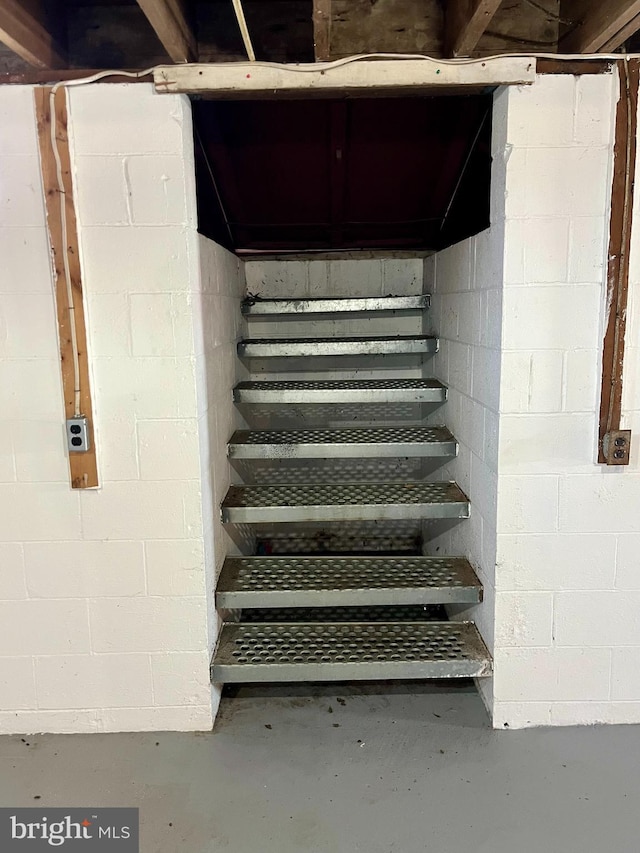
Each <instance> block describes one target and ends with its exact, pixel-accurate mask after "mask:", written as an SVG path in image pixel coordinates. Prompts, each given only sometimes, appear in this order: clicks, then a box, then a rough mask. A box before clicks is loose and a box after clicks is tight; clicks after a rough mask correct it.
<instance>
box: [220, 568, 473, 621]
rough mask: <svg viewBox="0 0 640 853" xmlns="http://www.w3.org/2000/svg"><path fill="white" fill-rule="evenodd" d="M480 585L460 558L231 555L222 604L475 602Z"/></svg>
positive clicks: (223, 577)
mask: <svg viewBox="0 0 640 853" xmlns="http://www.w3.org/2000/svg"><path fill="white" fill-rule="evenodd" d="M481 599H482V586H481V584H480V581H479V580H478V578H477V577H476V574H475V572H474V571H473V569H472V568H471V566H470V564H469V563H468V561H467V560H465V559H463V558H462V557H364V556H348V557H321V556H318V557H293V556H292V557H227V559H226V560H225V563H224V566H223V569H222V572H221V574H220V579H219V580H218V587H217V590H216V601H217V603H218V605H219V606H220V607H229V608H235V607H239V608H243V607H261V608H265V607H349V606H356V605H357V606H360V605H385V604H394V605H404V604H406V605H409V604H421V605H423V604H452V603H460V604H463V603H469V604H477V603H478V602H479V601H480V600H481Z"/></svg>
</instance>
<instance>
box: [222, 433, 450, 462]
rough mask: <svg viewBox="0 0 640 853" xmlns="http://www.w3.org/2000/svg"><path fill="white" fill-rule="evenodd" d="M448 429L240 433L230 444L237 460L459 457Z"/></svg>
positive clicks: (235, 434) (233, 436)
mask: <svg viewBox="0 0 640 853" xmlns="http://www.w3.org/2000/svg"><path fill="white" fill-rule="evenodd" d="M456 452H457V444H456V440H455V438H454V437H453V435H452V434H451V433H450V432H449V430H448V429H447V428H446V427H444V426H430V427H428V426H427V427H425V426H411V427H404V426H399V427H395V426H394V427H369V428H356V427H352V428H348V429H290V430H237V431H236V432H235V433H234V434H233V435H232V436H231V439H230V441H229V456H230V457H232V458H235V459H264V458H270V459H272V458H279V459H290V458H327V457H367V456H372V457H376V458H380V457H389V456H413V457H420V456H422V457H426V456H448V457H451V456H455V455H456Z"/></svg>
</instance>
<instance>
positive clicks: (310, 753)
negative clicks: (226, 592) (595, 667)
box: [0, 684, 640, 853]
mask: <svg viewBox="0 0 640 853" xmlns="http://www.w3.org/2000/svg"><path fill="white" fill-rule="evenodd" d="M376 689H377V691H378V692H377V693H376V692H375V691H374V690H372V688H368V687H363V686H348V687H347V686H336V685H333V686H330V687H327V686H323V687H321V688H317V687H316V688H313V690H310V689H309V688H305V687H303V686H301V687H296V688H293V690H294V693H293V695H291V692H290V691H291V690H292V688H291V687H287V688H286V689H285V688H284V687H282V688H243V689H242V690H240V691H238V693H237V695H235V696H233V697H230V698H226V699H225V700H224V701H223V706H222V711H221V715H220V717H219V719H218V722H217V724H216V728H215V731H214V732H213V733H211V734H208V733H207V734H175V733H159V734H121V735H120V734H115V735H39V736H35V737H29V738H25V741H26V742H23V740H22V739H21V738H20V737H4V738H0V762H1V765H0V766H1V767H2V774H1V778H0V805H2V806H34V805H42V806H139V808H140V820H141V839H142V842H141V850H142V851H143V853H174V851H187V853H212V851H226V853H250V851H256V853H272V851H273V853H300V851H313V853H347V851H348V852H349V853H351V851H359V850H361V851H366V853H390V852H391V851H398V853H418V851H420V853H422V851H429V853H431V851H433V853H464V851H474V853H632V851H634V853H635V851H638V850H639V849H640V749H639V746H640V727H627V726H625V727H597V728H582V729H578V728H575V729H532V730H527V731H512V732H508V731H499V732H494V731H492V730H491V729H490V728H489V726H488V721H487V718H486V715H485V712H484V709H483V707H482V704H481V702H480V699H479V697H478V696H477V695H476V694H475V693H474V692H473V690H471V689H468V688H463V689H455V690H452V689H451V688H447V689H444V688H438V687H433V686H429V685H406V684H405V685H402V684H400V685H391V686H389V687H387V686H385V687H384V688H381V687H380V686H378V687H377V688H376ZM381 690H384V692H380V691H381ZM287 691H289V695H287ZM310 694H315V695H310ZM36 797H40V798H41V799H37V800H36V799H35V798H36Z"/></svg>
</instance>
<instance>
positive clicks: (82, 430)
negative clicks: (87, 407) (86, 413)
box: [67, 417, 89, 453]
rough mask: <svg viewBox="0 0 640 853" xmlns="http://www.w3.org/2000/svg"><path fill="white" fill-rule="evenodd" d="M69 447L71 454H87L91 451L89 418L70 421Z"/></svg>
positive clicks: (68, 425)
mask: <svg viewBox="0 0 640 853" xmlns="http://www.w3.org/2000/svg"><path fill="white" fill-rule="evenodd" d="M67 447H68V448H69V453H86V452H87V450H89V421H88V420H87V418H83V417H79V418H69V419H68V421H67Z"/></svg>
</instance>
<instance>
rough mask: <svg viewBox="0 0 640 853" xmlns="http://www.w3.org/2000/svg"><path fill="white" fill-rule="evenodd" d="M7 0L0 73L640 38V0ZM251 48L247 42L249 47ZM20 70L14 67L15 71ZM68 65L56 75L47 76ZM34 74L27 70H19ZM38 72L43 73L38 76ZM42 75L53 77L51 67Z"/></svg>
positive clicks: (598, 45)
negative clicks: (241, 19)
mask: <svg viewBox="0 0 640 853" xmlns="http://www.w3.org/2000/svg"><path fill="white" fill-rule="evenodd" d="M236 6H237V7H241V8H242V9H243V10H244V14H245V17H246V23H247V34H248V38H245V39H244V40H243V38H242V37H241V34H240V28H239V25H238V20H237V18H236V14H235V12H234V4H233V3H232V0H208V2H195V0H138V2H131V0H2V3H0V44H1V45H2V48H1V49H0V73H2V72H4V75H5V76H4V78H3V79H4V81H5V82H6V81H11V80H17V79H19V75H20V74H25V73H27V72H29V71H32V72H33V71H34V69H39V70H40V72H41V73H42V71H43V70H45V71H46V69H59V70H62V69H107V68H114V69H118V68H122V69H124V68H127V69H143V68H146V67H149V66H151V65H156V64H166V63H169V62H194V61H200V62H227V61H234V60H240V59H246V58H247V43H250V45H251V48H252V49H253V50H254V51H255V56H256V58H257V59H259V60H268V61H274V62H310V61H313V60H314V59H317V60H330V59H337V58H340V57H344V56H349V55H353V54H363V53H374V52H375V53H380V52H384V53H396V54H397V53H419V54H428V55H430V56H435V57H443V56H487V55H492V54H499V53H535V52H544V53H557V52H560V53H574V54H584V53H593V52H611V51H614V50H620V49H627V50H633V49H637V47H638V42H637V36H636V35H635V34H636V33H637V31H638V30H639V29H640V0H606V2H604V0H502V2H501V0H242V3H240V2H239V0H236ZM251 48H250V49H251ZM11 75H13V76H11ZM56 76H57V77H61V76H64V75H63V74H58V75H48V77H49V78H54V77H56ZM22 79H26V78H22ZM32 79H35V78H34V77H33V75H32ZM43 79H47V75H46V74H45V75H44V78H43Z"/></svg>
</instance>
